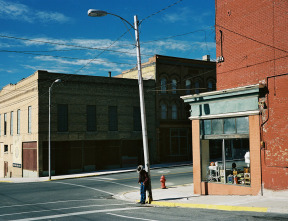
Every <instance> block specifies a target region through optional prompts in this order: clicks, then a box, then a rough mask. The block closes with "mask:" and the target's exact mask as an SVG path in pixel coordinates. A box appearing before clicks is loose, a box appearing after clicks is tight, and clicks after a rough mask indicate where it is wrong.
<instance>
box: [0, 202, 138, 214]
mask: <svg viewBox="0 0 288 221" xmlns="http://www.w3.org/2000/svg"><path fill="white" fill-rule="evenodd" d="M131 204H134V203H125V204H119V203H118V204H100V205H88V206H75V207H66V208H60V209H45V210H34V211H28V212H21V213H7V214H1V215H0V217H1V216H13V215H22V214H27V213H28V214H30V213H41V212H50V211H59V210H61V211H62V210H69V209H78V208H88V207H101V206H123V205H131Z"/></svg>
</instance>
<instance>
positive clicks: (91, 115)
mask: <svg viewBox="0 0 288 221" xmlns="http://www.w3.org/2000/svg"><path fill="white" fill-rule="evenodd" d="M87 131H96V105H87Z"/></svg>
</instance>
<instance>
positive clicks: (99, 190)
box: [53, 182, 115, 195]
mask: <svg viewBox="0 0 288 221" xmlns="http://www.w3.org/2000/svg"><path fill="white" fill-rule="evenodd" d="M53 183H62V184H66V185H71V186H79V187H83V188H87V189H92V190H96V191H99V192H102V193H107V194H109V195H115V194H114V193H110V192H107V191H104V190H99V189H96V188H92V187H88V186H83V185H78V184H72V183H64V182H53Z"/></svg>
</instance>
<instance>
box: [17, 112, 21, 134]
mask: <svg viewBox="0 0 288 221" xmlns="http://www.w3.org/2000/svg"><path fill="white" fill-rule="evenodd" d="M20 113H21V112H20V109H19V110H17V134H20Z"/></svg>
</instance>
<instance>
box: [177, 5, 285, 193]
mask: <svg viewBox="0 0 288 221" xmlns="http://www.w3.org/2000/svg"><path fill="white" fill-rule="evenodd" d="M215 3H216V26H215V27H216V53H217V61H218V63H217V91H216V92H212V93H202V94H199V95H197V96H185V97H182V98H183V99H184V101H185V102H187V103H189V104H190V106H191V109H192V112H191V116H190V119H191V120H192V131H193V134H192V139H193V162H194V167H193V170H194V191H195V193H199V194H239V195H246V194H252V195H257V194H259V193H261V194H263V193H265V191H264V190H265V189H271V190H285V189H288V169H287V168H288V151H287V143H288V136H287V134H288V127H287V125H288V117H287V113H288V98H287V94H288V87H287V85H288V38H287V35H288V29H287V27H288V14H287V11H288V2H287V1H283V0H255V1H253V2H251V1H248V0H244V1H228V0H216V1H215ZM199 137H200V139H199ZM233 163H234V164H233Z"/></svg>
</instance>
